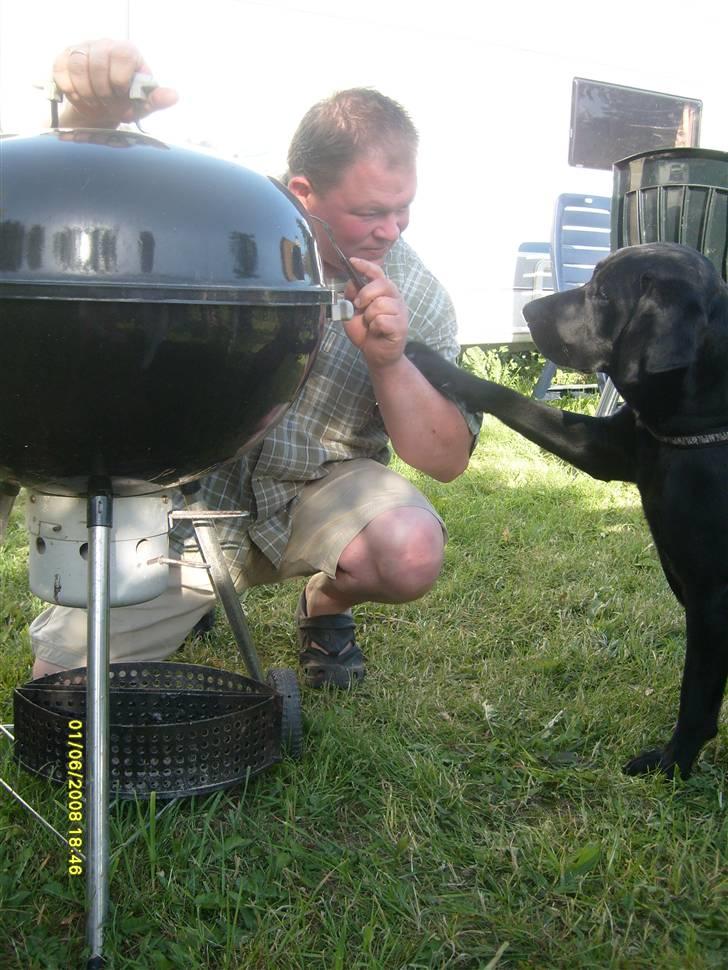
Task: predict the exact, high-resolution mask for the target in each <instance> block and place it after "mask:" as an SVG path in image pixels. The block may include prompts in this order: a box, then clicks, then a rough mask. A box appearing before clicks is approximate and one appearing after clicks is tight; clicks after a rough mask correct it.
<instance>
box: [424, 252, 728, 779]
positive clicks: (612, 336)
mask: <svg viewBox="0 0 728 970" xmlns="http://www.w3.org/2000/svg"><path fill="white" fill-rule="evenodd" d="M524 315H525V317H526V320H527V322H528V325H529V328H530V330H531V334H532V336H533V339H534V342H535V343H536V346H537V347H538V348H539V350H540V351H541V352H542V353H543V354H544V355H545V356H546V357H547V358H549V359H550V360H553V361H554V362H555V363H557V364H559V365H562V366H566V367H569V368H572V369H574V370H579V371H587V372H591V371H601V372H604V373H606V374H608V375H609V376H610V377H611V378H612V380H613V381H614V384H615V385H616V387H617V389H618V390H619V392H620V393H621V395H622V398H623V400H624V402H625V404H624V406H622V407H621V408H620V409H619V410H618V411H616V412H615V413H614V414H612V415H610V416H609V417H603V418H594V417H589V416H586V415H581V414H576V413H568V412H565V411H560V410H557V409H555V408H552V407H549V406H547V405H544V404H539V403H537V402H535V401H532V400H529V399H528V398H526V397H523V396H522V395H520V394H517V393H516V392H514V391H511V390H509V389H508V388H505V387H502V386H500V385H498V384H494V383H492V382H491V381H485V380H480V379H479V378H477V377H475V376H474V375H472V374H469V373H467V372H465V371H463V370H460V369H458V368H457V367H455V366H454V365H452V364H449V363H448V362H447V361H445V360H443V358H442V357H440V356H438V355H437V354H435V353H434V352H433V351H431V350H429V349H428V348H427V347H425V346H423V345H421V344H417V343H410V344H408V346H407V356H408V357H409V358H410V359H411V360H412V361H413V362H414V363H415V364H416V366H417V367H418V368H419V369H420V370H421V371H422V372H423V374H424V375H425V376H426V377H427V378H428V380H430V381H431V382H432V383H433V384H434V385H435V386H436V387H437V388H439V389H440V390H441V391H442V392H443V393H445V394H450V395H455V396H457V397H458V398H460V399H461V400H462V401H464V402H465V403H466V404H467V405H468V407H470V408H472V409H474V410H481V411H486V412H488V413H490V414H493V415H495V416H496V417H497V418H499V419H500V420H501V421H503V422H504V423H505V424H507V425H508V426H509V427H511V428H513V429H514V430H515V431H518V432H520V433H521V434H522V435H525V437H526V438H529V439H530V440H531V441H534V442H536V443H537V444H538V445H540V446H541V447H542V448H545V449H547V450H548V451H551V452H553V453H554V454H556V455H558V456H559V457H561V458H563V459H565V460H566V461H568V462H570V463H571V464H573V465H575V466H576V467H577V468H580V469H582V471H585V472H587V474H589V475H591V476H593V477H594V478H600V479H603V480H605V481H609V480H622V481H626V482H635V483H636V485H637V487H638V488H639V491H640V495H641V498H642V506H643V509H644V513H645V517H646V518H647V522H648V523H649V526H650V529H651V531H652V535H653V537H654V540H655V546H656V548H657V552H658V554H659V557H660V561H661V563H662V567H663V570H664V572H665V576H666V577H667V581H668V583H669V584H670V586H671V588H672V590H673V592H674V593H675V595H676V596H677V598H678V600H679V601H680V602H681V604H682V605H683V607H684V609H685V614H686V625H687V646H686V656H685V668H684V671H683V679H682V689H681V693H680V708H679V713H678V719H677V724H676V726H675V729H674V731H673V734H672V737H671V738H670V740H669V741H668V742H667V744H666V745H665V746H664V747H662V748H655V749H653V750H649V751H645V752H643V753H642V754H639V755H637V756H636V757H635V758H633V759H632V760H631V761H629V762H628V763H627V764H626V765H625V771H626V772H627V773H628V774H640V773H643V772H647V771H651V770H655V769H659V770H661V771H663V772H665V773H666V774H667V775H670V776H671V775H672V774H673V772H674V770H675V767H676V766H677V768H679V770H680V773H681V775H682V777H684V778H685V777H687V776H688V775H689V774H690V770H691V768H692V765H693V761H694V760H695V758H696V756H697V754H698V752H699V751H700V748H701V747H702V745H703V744H704V743H705V742H706V741H708V740H709V739H710V738H712V737H714V736H715V735H716V733H717V730H718V716H719V712H720V706H721V702H722V698H723V691H724V689H725V683H726V673H727V671H728V287H726V285H725V284H724V283H723V281H722V280H721V278H720V276H719V275H718V274H717V272H716V271H715V269H714V268H713V266H712V264H711V263H710V262H709V261H708V260H707V259H705V258H704V257H703V256H701V255H700V254H699V253H698V252H697V251H696V250H693V249H688V248H686V247H684V246H677V245H673V244H668V243H653V244H648V245H643V246H632V247H628V248H625V249H621V250H618V251H617V252H616V253H613V254H612V255H611V256H609V257H608V258H607V259H605V260H604V261H603V262H602V263H600V264H599V266H597V268H596V270H595V272H594V275H593V277H592V279H591V281H590V282H589V283H587V284H586V285H585V286H583V287H579V288H578V289H575V290H569V291H566V292H563V293H555V294H553V295H551V296H547V297H544V298H542V299H540V300H534V301H533V302H532V303H529V304H527V306H526V308H525V310H524ZM724 432H725V434H724Z"/></svg>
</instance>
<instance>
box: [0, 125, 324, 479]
mask: <svg viewBox="0 0 728 970" xmlns="http://www.w3.org/2000/svg"><path fill="white" fill-rule="evenodd" d="M0 301H1V303H0V312H1V314H2V316H1V320H0V339H1V341H2V343H1V346H2V357H3V361H4V366H3V369H2V370H3V376H2V381H0V415H2V421H1V422H0V481H3V480H4V481H6V482H16V483H19V484H22V485H28V486H31V487H35V488H38V489H39V490H41V491H44V492H53V493H55V492H58V493H66V494H68V493H69V492H70V493H71V494H86V492H87V485H88V478H89V476H90V475H97V476H98V475H101V476H105V477H107V478H110V479H112V481H113V489H114V494H118V495H124V494H138V493H140V492H149V491H152V490H154V489H158V488H162V487H167V486H170V485H174V484H179V483H180V482H184V481H188V480H191V479H194V478H198V477H199V476H200V475H202V474H204V473H205V472H206V471H209V470H210V469H211V468H213V467H214V466H216V465H219V464H220V463H221V462H225V461H227V460H229V459H232V458H234V457H236V456H237V455H240V454H242V453H243V452H244V451H245V450H246V449H248V448H249V447H250V446H251V445H252V444H253V443H254V442H255V441H257V440H258V439H259V438H260V437H261V436H262V435H264V434H265V432H266V431H267V430H268V429H269V428H270V426H271V425H272V424H273V423H274V422H275V421H276V419H277V418H279V417H280V416H281V415H282V413H283V412H284V411H285V409H286V408H287V407H288V406H289V405H290V403H291V402H292V400H293V399H294V397H295V396H296V393H297V391H298V390H299V388H300V386H301V384H302V382H303V380H304V378H305V376H306V371H307V367H308V365H309V363H310V361H311V360H312V357H313V355H314V354H315V352H316V349H317V346H318V341H319V335H320V329H321V324H322V319H323V310H324V308H325V307H326V306H327V305H330V304H331V302H332V300H331V292H330V290H328V289H327V288H326V287H325V286H324V284H323V276H322V268H321V263H320V259H319V256H318V252H317V249H316V244H315V240H314V236H313V233H312V231H311V229H310V227H309V225H308V223H307V221H306V218H305V215H304V214H303V213H302V211H301V210H300V209H299V208H298V207H297V205H295V204H294V203H293V201H292V200H291V197H289V196H288V195H287V194H286V193H284V192H283V191H281V189H280V188H279V187H278V186H277V185H276V184H275V183H274V182H272V181H271V180H269V179H267V178H265V177H264V176H261V175H258V174H256V173H253V172H250V171H248V170H246V169H244V168H242V167H241V166H239V165H236V164H233V163H231V162H227V161H224V160H221V159H218V158H215V157H212V156H209V155H205V154H202V153H200V152H195V151H191V150H187V149H183V148H176V147H171V146H169V145H165V144H163V143H162V142H159V141H156V140H154V139H152V138H149V137H147V136H145V135H142V134H136V133H127V132H117V131H99V130H85V129H84V130H74V131H49V132H45V133H43V134H41V135H37V136H33V137H27V138H6V139H3V140H1V141H0Z"/></svg>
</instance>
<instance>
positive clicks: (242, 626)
mask: <svg viewBox="0 0 728 970" xmlns="http://www.w3.org/2000/svg"><path fill="white" fill-rule="evenodd" d="M198 492H199V486H198V485H197V484H196V483H193V484H192V485H185V486H183V487H182V494H183V495H184V498H185V503H186V505H187V508H188V509H189V511H190V512H199V513H200V518H199V519H195V518H193V519H192V528H193V529H194V531H195V538H196V539H197V544H198V546H199V547H200V552H201V553H202V558H203V559H204V561H205V563H206V564H207V566H208V569H209V574H210V582H211V583H212V588H213V589H214V590H215V593H216V595H217V598H218V599H219V601H220V603H221V604H222V607H223V609H224V610H225V615H226V616H227V619H228V623H229V624H230V628H231V630H232V631H233V636H234V637H235V640H236V642H237V644H238V647H239V648H240V652H241V653H242V655H243V659H244V661H245V665H246V667H247V668H248V672H249V673H250V676H251V677H252V678H253V679H254V680H257V681H258V682H260V683H264V682H265V675H264V674H263V668H262V667H261V666H260V661H259V660H258V654H257V653H256V650H255V645H254V644H253V638H252V637H251V635H250V630H249V628H248V624H247V621H246V619H245V614H244V613H243V608H242V606H241V605H240V597H239V596H238V593H237V590H236V589H235V584H234V583H233V580H232V577H231V576H230V570H229V569H228V566H227V562H226V560H225V555H224V553H223V551H222V546H221V545H220V539H219V538H218V535H217V531H216V529H215V523H214V522H213V521H211V520H210V519H209V518H207V519H206V518H205V515H206V514H208V515H209V513H208V510H207V509H206V508H205V506H204V504H203V503H202V502H201V501H200V500H199V499H197V498H195V497H194V496H195V495H196V494H197V493H198Z"/></svg>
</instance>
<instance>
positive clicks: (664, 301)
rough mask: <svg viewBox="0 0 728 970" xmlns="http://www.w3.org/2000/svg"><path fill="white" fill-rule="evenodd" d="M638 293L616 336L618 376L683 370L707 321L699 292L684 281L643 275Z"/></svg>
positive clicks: (630, 378) (632, 378) (633, 377)
mask: <svg viewBox="0 0 728 970" xmlns="http://www.w3.org/2000/svg"><path fill="white" fill-rule="evenodd" d="M641 286H642V295H641V296H640V298H639V300H638V301H637V305H636V307H635V309H634V313H633V314H632V317H631V319H630V321H629V323H628V324H627V326H626V327H625V329H624V331H623V333H622V336H621V338H620V347H619V359H620V368H619V369H620V371H621V378H622V380H623V381H624V382H625V383H628V384H631V383H636V381H638V380H639V378H640V377H641V376H644V375H650V376H651V375H654V374H664V373H667V372H668V371H675V370H684V369H685V368H686V367H689V366H690V364H692V363H693V361H694V360H695V354H696V352H697V348H698V330H699V329H700V327H701V325H704V324H705V323H706V322H707V319H706V314H705V310H704V309H703V306H702V302H701V300H700V295H699V293H698V292H697V291H696V289H695V287H694V286H693V284H692V283H689V282H686V281H685V280H664V279H655V278H654V277H652V276H649V275H645V276H643V277H642V281H641Z"/></svg>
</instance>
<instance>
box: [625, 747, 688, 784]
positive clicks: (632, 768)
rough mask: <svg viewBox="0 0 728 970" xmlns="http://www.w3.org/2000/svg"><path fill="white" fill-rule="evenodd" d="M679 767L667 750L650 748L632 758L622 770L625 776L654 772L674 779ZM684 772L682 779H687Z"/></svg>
mask: <svg viewBox="0 0 728 970" xmlns="http://www.w3.org/2000/svg"><path fill="white" fill-rule="evenodd" d="M676 767H677V765H676V763H675V761H674V760H673V759H672V758H671V757H670V756H669V755H668V754H667V751H666V749H665V748H650V749H649V751H642V752H641V753H640V754H638V755H635V757H634V758H630V760H629V761H628V762H627V764H626V765H624V767H623V768H622V771H624V773H625V775H647V774H649V773H650V772H653V771H659V772H660V773H661V774H663V775H666V776H667V777H668V778H672V777H673V775H674V774H675V768H676ZM689 773H690V772H689V771H688V773H687V774H685V773H684V772H682V773H681V774H682V777H683V778H687V776H688V774H689Z"/></svg>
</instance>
